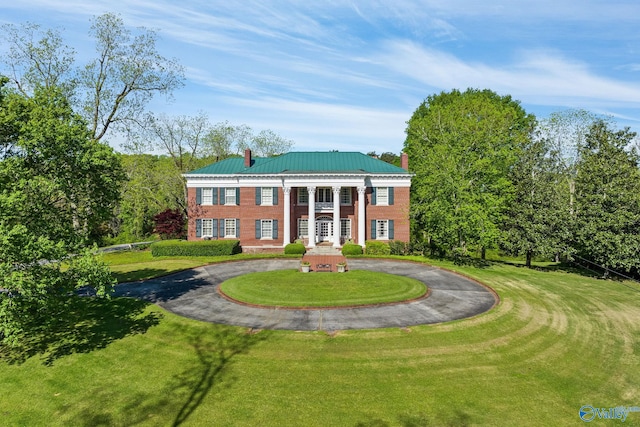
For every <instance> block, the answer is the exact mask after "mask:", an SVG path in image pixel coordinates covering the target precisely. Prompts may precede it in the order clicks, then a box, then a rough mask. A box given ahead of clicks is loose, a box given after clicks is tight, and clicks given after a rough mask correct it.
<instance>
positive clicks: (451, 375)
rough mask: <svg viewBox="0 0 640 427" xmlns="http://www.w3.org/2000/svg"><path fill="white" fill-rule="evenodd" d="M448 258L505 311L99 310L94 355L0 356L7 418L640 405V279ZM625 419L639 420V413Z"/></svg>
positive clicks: (152, 420) (392, 417) (275, 419)
mask: <svg viewBox="0 0 640 427" xmlns="http://www.w3.org/2000/svg"><path fill="white" fill-rule="evenodd" d="M429 262H435V261H429ZM142 264H143V265H144V263H142ZM438 265H440V266H443V267H447V268H450V269H452V270H457V271H459V272H461V273H463V274H465V275H467V276H470V277H472V278H475V279H477V280H480V281H481V282H483V283H485V284H487V285H489V286H491V287H492V288H493V289H495V290H496V291H497V293H498V294H499V296H500V299H501V302H500V304H499V305H498V306H496V307H495V308H494V309H493V310H491V311H489V312H487V313H485V314H482V315H480V316H477V317H475V318H472V319H466V320H461V321H456V322H450V323H445V324H439V325H429V326H419V327H411V328H405V329H385V330H365V331H343V332H338V333H336V334H331V335H329V334H326V333H324V332H293V331H292V332H287V331H251V332H249V331H246V330H244V329H241V328H236V327H227V326H220V325H212V324H206V323H202V322H198V321H193V320H188V319H184V318H180V317H178V316H175V315H173V314H171V313H168V312H165V311H163V310H161V309H160V308H158V307H156V306H153V305H148V306H144V304H142V303H136V304H133V307H134V308H135V310H133V314H129V315H127V314H126V312H125V310H116V309H114V306H118V307H120V306H123V307H124V306H126V307H129V306H131V305H132V303H129V302H126V301H128V300H122V299H116V300H114V301H113V302H112V303H110V304H109V305H105V306H102V307H100V306H99V305H97V306H96V307H94V310H93V311H92V313H93V314H92V316H90V319H89V321H87V323H88V326H87V325H85V326H86V327H87V328H88V329H86V332H87V333H83V334H82V335H83V336H84V335H87V334H88V335H89V336H90V337H92V340H94V341H95V343H94V345H93V346H89V347H79V349H80V350H82V351H84V352H80V353H72V352H71V351H66V352H64V351H63V352H61V353H60V354H59V355H58V357H56V358H55V359H54V360H53V361H52V364H50V365H47V364H45V363H43V361H44V360H43V358H41V357H38V356H35V357H32V358H30V359H28V360H26V361H25V362H24V363H21V364H7V363H0V378H2V381H0V424H1V425H9V426H14V425H29V426H45V425H46V426H68V425H73V426H97V425H103V426H107V425H114V426H129V425H140V426H157V425H174V426H176V425H184V426H211V425H216V426H257V425H260V426H283V425H287V426H425V425H431V426H441V425H455V426H457V425H486V426H515V425H518V426H524V425H531V426H540V425H544V426H550V425H563V426H570V425H576V426H579V425H584V423H583V422H582V421H581V420H580V418H579V416H578V410H579V408H580V407H581V406H582V405H586V404H590V405H594V406H597V407H602V408H609V407H615V406H640V288H639V287H638V285H636V284H630V283H626V282H625V283H620V282H614V281H605V280H598V279H594V278H591V277H587V276H583V275H579V274H573V273H568V272H565V271H562V270H559V269H554V268H545V269H540V270H530V269H526V268H522V267H517V266H512V265H507V264H501V263H491V264H489V265H488V266H485V267H483V268H475V267H459V266H455V265H453V264H449V263H444V262H438ZM144 268H147V267H144ZM153 268H156V267H153ZM126 307H125V308H126ZM107 314H108V315H107ZM92 334H93V335H92ZM71 349H73V346H71ZM67 350H69V348H67ZM67 353H72V354H67ZM593 425H611V426H613V425H621V424H620V421H609V422H604V421H599V420H596V421H594V422H593ZM622 425H629V426H632V425H640V413H631V414H629V416H628V418H627V420H626V422H625V423H624V424H622Z"/></svg>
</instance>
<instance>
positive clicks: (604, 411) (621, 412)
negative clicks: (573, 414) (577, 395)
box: [578, 405, 640, 423]
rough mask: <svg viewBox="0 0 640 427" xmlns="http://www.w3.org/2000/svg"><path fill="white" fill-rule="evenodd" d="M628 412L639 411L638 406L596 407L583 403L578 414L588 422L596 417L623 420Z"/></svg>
mask: <svg viewBox="0 0 640 427" xmlns="http://www.w3.org/2000/svg"><path fill="white" fill-rule="evenodd" d="M630 412H640V407H638V406H616V407H615V408H596V407H594V406H591V405H584V406H582V407H581V408H580V411H579V412H578V413H579V414H580V419H581V420H582V421H584V422H585V423H588V422H591V421H593V420H595V419H596V418H598V419H600V420H620V421H622V422H625V421H626V420H627V416H629V413H630Z"/></svg>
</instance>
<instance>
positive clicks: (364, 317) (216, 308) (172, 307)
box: [116, 259, 498, 332]
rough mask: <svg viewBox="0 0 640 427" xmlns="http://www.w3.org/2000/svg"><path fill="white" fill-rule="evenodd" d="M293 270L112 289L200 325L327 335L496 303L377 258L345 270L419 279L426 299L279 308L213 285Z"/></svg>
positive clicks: (189, 274)
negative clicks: (230, 295)
mask: <svg viewBox="0 0 640 427" xmlns="http://www.w3.org/2000/svg"><path fill="white" fill-rule="evenodd" d="M298 266H299V260H288V259H265V260H254V261H237V262H228V263H221V264H212V265H208V266H204V267H199V268H195V269H192V270H187V271H183V272H180V273H177V274H173V275H171V276H165V277H161V278H157V279H151V280H147V281H144V282H133V283H124V284H121V285H118V286H116V296H130V297H135V298H142V299H145V300H147V301H150V302H153V303H156V304H158V305H159V306H161V307H163V308H165V309H167V310H169V311H171V312H173V313H176V314H179V315H181V316H185V317H189V318H192V319H198V320H203V321H206V322H212V323H222V324H227V325H237V326H244V327H248V328H253V329H284V330H300V331H313V330H323V331H329V332H331V331H337V330H345V329H371V328H399V327H408V326H415V325H425V324H431V323H441V322H448V321H451V320H456V319H463V318H466V317H471V316H475V315H477V314H480V313H483V312H485V311H487V310H490V309H491V308H492V307H493V306H494V305H495V304H496V303H497V302H498V297H497V296H496V294H495V293H494V292H492V291H491V290H490V289H488V288H487V287H485V286H482V285H480V284H479V283H477V282H474V281H473V280H470V279H467V278H465V277H462V276H459V275H457V274H455V273H452V272H449V271H446V270H442V269H439V268H436V267H431V266H428V265H424V264H419V263H413V262H403V261H395V260H381V259H349V267H350V268H351V269H352V270H371V271H379V272H385V273H390V274H396V275H399V276H407V277H411V278H414V279H417V280H420V281H421V282H423V283H425V284H426V285H427V286H428V287H429V289H430V290H431V294H430V295H429V297H427V298H423V299H420V300H417V301H411V302H407V303H398V304H390V305H380V306H372V307H360V308H331V309H279V308H262V307H251V306H247V305H243V304H237V303H233V302H231V301H228V300H227V299H225V298H223V297H222V296H221V295H220V294H219V293H218V291H217V289H218V285H220V283H222V282H223V281H225V280H227V279H229V278H231V277H235V276H239V275H242V274H246V273H252V272H259V271H270V270H283V269H297V268H298ZM310 274H339V273H310ZM345 274H348V273H345Z"/></svg>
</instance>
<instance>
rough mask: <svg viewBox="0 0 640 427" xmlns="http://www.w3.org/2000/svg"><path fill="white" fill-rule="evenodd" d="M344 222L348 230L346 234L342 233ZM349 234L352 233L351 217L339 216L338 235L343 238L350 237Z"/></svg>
mask: <svg viewBox="0 0 640 427" xmlns="http://www.w3.org/2000/svg"><path fill="white" fill-rule="evenodd" d="M345 223H346V224H347V226H346V228H347V231H348V233H347V234H346V235H345V234H342V225H343V224H345ZM351 234H352V232H351V218H340V237H341V238H344V239H350V238H351Z"/></svg>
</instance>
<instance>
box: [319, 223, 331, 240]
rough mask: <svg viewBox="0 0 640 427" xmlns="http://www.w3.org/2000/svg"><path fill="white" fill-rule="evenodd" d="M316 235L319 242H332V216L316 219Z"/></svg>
mask: <svg viewBox="0 0 640 427" xmlns="http://www.w3.org/2000/svg"><path fill="white" fill-rule="evenodd" d="M316 235H317V236H318V242H330V241H331V239H332V238H333V220H332V219H330V218H318V219H317V220H316Z"/></svg>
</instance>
